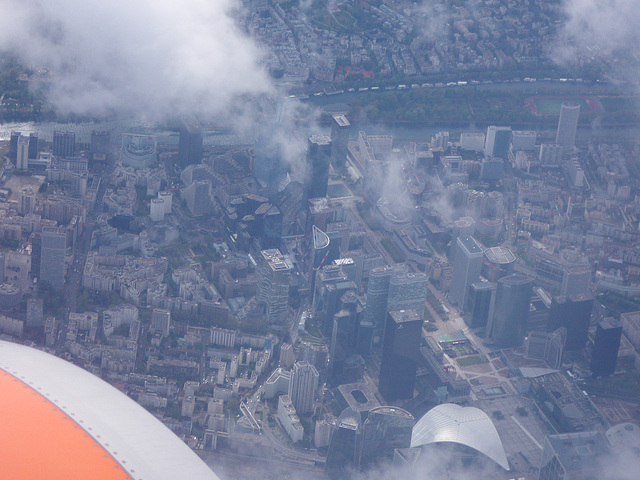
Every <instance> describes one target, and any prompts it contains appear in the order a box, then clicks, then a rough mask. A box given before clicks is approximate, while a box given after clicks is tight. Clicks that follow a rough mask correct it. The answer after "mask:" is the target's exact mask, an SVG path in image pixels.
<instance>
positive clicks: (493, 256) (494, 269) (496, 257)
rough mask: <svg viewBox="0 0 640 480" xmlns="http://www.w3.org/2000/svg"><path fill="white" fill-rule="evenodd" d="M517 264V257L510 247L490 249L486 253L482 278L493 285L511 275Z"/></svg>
mask: <svg viewBox="0 0 640 480" xmlns="http://www.w3.org/2000/svg"><path fill="white" fill-rule="evenodd" d="M515 264H516V256H515V255H514V254H513V252H511V250H510V249H509V247H490V248H487V249H486V250H485V251H484V257H483V259H482V269H481V272H482V276H483V277H484V278H486V279H487V280H488V281H490V282H492V283H496V282H497V281H498V280H500V279H501V278H502V277H506V276H507V275H511V274H512V273H513V269H514V266H515Z"/></svg>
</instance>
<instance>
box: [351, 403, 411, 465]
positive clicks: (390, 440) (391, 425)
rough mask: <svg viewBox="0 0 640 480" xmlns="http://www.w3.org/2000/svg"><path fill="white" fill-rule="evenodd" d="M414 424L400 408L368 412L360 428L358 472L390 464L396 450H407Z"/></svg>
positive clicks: (386, 408) (407, 413) (381, 408)
mask: <svg viewBox="0 0 640 480" xmlns="http://www.w3.org/2000/svg"><path fill="white" fill-rule="evenodd" d="M414 423H415V418H413V415H411V414H410V413H409V412H407V411H406V410H403V409H402V408H398V407H386V406H385V407H375V408H373V409H371V410H369V414H368V415H367V419H366V420H365V422H364V425H363V427H362V452H361V454H360V470H363V471H366V470H370V469H371V468H372V467H375V466H376V465H377V464H379V463H383V462H391V460H392V459H393V452H394V450H395V449H396V448H409V447H410V446H411V433H412V429H413V424H414Z"/></svg>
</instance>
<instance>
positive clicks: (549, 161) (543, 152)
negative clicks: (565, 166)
mask: <svg viewBox="0 0 640 480" xmlns="http://www.w3.org/2000/svg"><path fill="white" fill-rule="evenodd" d="M538 160H539V161H540V166H542V167H559V166H560V165H561V164H562V145H558V144H557V143H543V144H542V145H540V153H539V155H538Z"/></svg>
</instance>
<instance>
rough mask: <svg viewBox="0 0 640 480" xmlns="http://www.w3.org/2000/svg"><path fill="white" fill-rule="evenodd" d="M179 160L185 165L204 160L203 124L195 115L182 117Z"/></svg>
mask: <svg viewBox="0 0 640 480" xmlns="http://www.w3.org/2000/svg"><path fill="white" fill-rule="evenodd" d="M178 160H179V162H180V165H182V166H183V167H184V166H186V165H193V164H197V163H200V162H201V161H202V126H201V125H200V122H199V121H198V120H196V119H195V118H193V117H182V118H181V119H180V138H179V139H178Z"/></svg>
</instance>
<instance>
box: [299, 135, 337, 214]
mask: <svg viewBox="0 0 640 480" xmlns="http://www.w3.org/2000/svg"><path fill="white" fill-rule="evenodd" d="M330 161H331V139H330V138H329V137H328V136H326V135H312V136H311V137H309V143H308V146H307V161H306V166H305V172H304V198H305V199H309V198H318V197H326V196H327V188H328V185H329V163H330ZM305 203H306V202H305Z"/></svg>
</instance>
